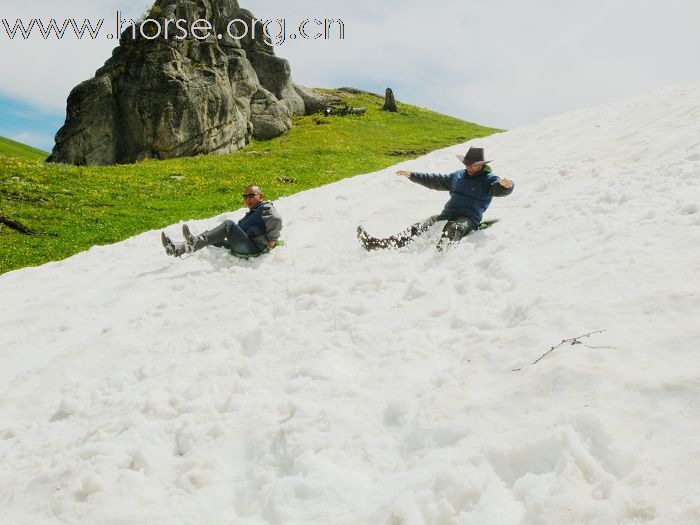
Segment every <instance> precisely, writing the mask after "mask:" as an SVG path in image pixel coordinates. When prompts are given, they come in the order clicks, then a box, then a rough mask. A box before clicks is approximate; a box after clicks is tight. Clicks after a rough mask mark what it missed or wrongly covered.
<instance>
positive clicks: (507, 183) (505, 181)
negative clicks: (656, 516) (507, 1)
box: [498, 179, 513, 190]
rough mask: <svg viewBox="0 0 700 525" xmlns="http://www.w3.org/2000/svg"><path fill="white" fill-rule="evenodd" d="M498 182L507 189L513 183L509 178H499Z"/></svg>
mask: <svg viewBox="0 0 700 525" xmlns="http://www.w3.org/2000/svg"><path fill="white" fill-rule="evenodd" d="M498 183H499V184H500V185H501V186H503V187H504V188H505V189H507V190H509V189H510V188H512V187H513V183H512V182H511V181H510V180H509V179H500V180H499V181H498Z"/></svg>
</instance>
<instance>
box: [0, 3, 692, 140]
mask: <svg viewBox="0 0 700 525" xmlns="http://www.w3.org/2000/svg"><path fill="white" fill-rule="evenodd" d="M150 5H151V2H149V1H144V0H107V1H103V2H89V1H87V0H68V1H65V2H60V3H58V2H52V1H49V0H37V1H33V2H32V3H31V5H23V4H19V3H17V2H14V1H12V2H10V1H9V0H0V19H7V20H8V22H9V23H10V24H14V21H15V20H16V19H17V18H22V19H23V20H25V21H28V20H30V19H32V18H42V19H49V18H51V17H55V18H57V19H59V20H62V19H65V18H70V17H73V18H77V19H79V20H82V19H83V18H92V19H95V20H97V19H99V18H104V19H105V28H109V29H111V28H112V27H114V25H115V22H114V20H115V18H116V15H115V13H116V11H117V10H120V11H121V12H122V13H123V15H124V16H125V17H138V16H139V15H141V14H142V13H144V12H145V11H146V10H147V8H148V7H150ZM241 6H242V7H244V8H247V9H249V10H250V11H252V12H253V14H254V15H255V16H256V17H258V18H260V19H278V18H285V19H286V20H287V27H288V30H289V31H291V30H292V29H294V28H295V27H297V26H298V23H299V22H300V21H302V20H304V19H327V18H328V19H340V20H342V21H343V23H344V26H345V39H344V40H339V39H332V40H324V39H318V40H313V39H309V40H304V39H296V40H291V39H287V40H286V41H285V42H284V43H282V44H281V45H278V46H276V53H277V54H278V55H280V56H282V57H284V58H287V59H288V60H289V61H290V64H291V67H292V78H293V80H294V81H295V82H297V83H299V84H302V85H306V86H309V87H340V86H352V87H357V88H362V89H367V90H370V91H375V92H378V93H383V92H384V90H385V89H386V88H387V87H391V88H392V89H393V90H394V93H395V95H396V97H397V99H398V100H400V101H402V102H407V103H411V104H415V105H418V106H422V107H427V108H430V109H433V110H435V111H439V112H441V113H445V114H448V115H452V116H455V117H458V118H461V119H464V120H468V121H473V122H478V123H480V124H483V125H487V126H492V127H498V128H502V129H512V128H515V127H519V126H522V125H525V124H529V123H532V122H535V121H538V120H540V119H542V118H544V117H549V116H552V115H556V114H559V113H561V112H564V111H568V110H573V109H578V108H582V107H588V106H592V105H596V104H600V103H604V102H611V101H614V100H618V99H622V98H625V97H628V96H633V95H637V94H641V93H645V92H647V91H651V90H655V89H657V88H662V87H666V86H670V85H675V84H679V83H682V82H686V81H692V80H696V79H700V31H698V30H697V20H698V19H700V3H698V2H697V1H696V0H645V1H643V2H639V1H632V0H615V1H609V0H592V1H586V2H583V1H573V0H569V1H566V2H562V1H561V0H531V1H528V2H522V1H519V0H490V1H489V2H486V1H477V0H459V1H452V0H449V1H442V2H439V3H435V5H429V4H426V3H424V2H420V3H419V2H417V1H415V0H406V1H402V2H376V1H369V0H358V1H355V2H352V3H349V2H341V1H339V0H329V1H326V2H323V3H322V4H320V3H318V2H313V1H310V0H298V1H287V2H283V1H281V0H273V1H262V0H244V1H243V2H241ZM106 34H107V31H106V30H105V31H104V32H103V35H105V36H106ZM113 47H114V40H108V39H107V38H101V39H99V40H96V41H90V40H83V41H78V40H77V39H76V38H74V37H72V38H71V37H65V38H64V39H63V40H60V41H56V40H55V39H54V40H49V41H43V40H42V39H40V38H32V39H30V40H21V39H18V38H16V39H15V40H10V39H9V38H8V36H7V35H6V33H5V30H4V29H3V28H2V27H0V69H1V70H2V71H9V72H11V74H6V75H2V77H1V78H0V118H1V119H2V120H1V121H0V135H3V136H8V137H10V138H15V139H16V140H20V141H22V142H26V143H29V144H30V145H33V146H35V147H40V148H42V149H45V150H49V149H50V148H51V147H52V144H53V136H54V134H55V133H56V131H57V130H58V128H59V127H60V126H61V124H62V122H63V120H64V118H65V104H66V99H67V97H68V94H69V93H70V90H71V89H72V88H73V87H74V86H76V85H77V84H79V83H80V82H82V81H83V80H87V79H88V78H90V77H91V76H93V75H94V72H95V70H96V69H98V68H99V67H100V66H101V65H102V64H103V63H104V62H105V60H106V59H107V58H108V57H109V56H110V54H111V50H112V48H113Z"/></svg>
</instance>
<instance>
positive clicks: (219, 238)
mask: <svg viewBox="0 0 700 525" xmlns="http://www.w3.org/2000/svg"><path fill="white" fill-rule="evenodd" d="M243 201H244V202H245V205H246V206H248V209H249V211H248V213H246V214H245V216H244V217H243V218H242V219H241V220H240V221H238V224H236V223H235V222H233V221H228V220H227V221H224V222H222V223H221V224H220V225H219V226H217V227H216V228H214V229H211V230H209V231H206V232H204V233H202V234H200V235H197V236H194V235H192V234H191V233H190V229H189V228H188V227H187V225H186V224H183V225H182V235H183V236H184V237H185V242H178V243H175V242H173V241H171V240H170V238H169V237H168V236H167V235H166V234H165V232H161V234H160V239H161V241H162V242H163V247H164V248H165V253H167V254H168V255H172V256H174V257H180V256H181V255H183V254H185V253H193V252H196V251H197V250H201V249H202V248H204V247H205V246H216V247H219V248H226V249H228V250H231V251H232V252H234V253H235V254H238V255H258V254H261V253H263V252H264V251H266V250H271V249H272V248H274V247H275V246H276V245H277V241H278V240H279V237H280V231H281V230H282V217H280V215H279V213H277V210H275V207H274V205H273V204H272V202H270V201H264V200H263V193H262V190H261V189H260V187H258V186H248V187H247V188H246V189H245V191H244V192H243Z"/></svg>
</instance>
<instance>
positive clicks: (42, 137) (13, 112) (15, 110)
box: [0, 95, 66, 152]
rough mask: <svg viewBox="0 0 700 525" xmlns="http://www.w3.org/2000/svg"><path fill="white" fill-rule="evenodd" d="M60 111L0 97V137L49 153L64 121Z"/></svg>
mask: <svg viewBox="0 0 700 525" xmlns="http://www.w3.org/2000/svg"><path fill="white" fill-rule="evenodd" d="M65 118H66V117H65V114H64V113H63V112H62V111H61V112H59V111H50V110H46V109H41V108H38V107H37V106H35V105H32V104H30V103H26V102H22V101H19V100H17V99H12V98H8V97H4V96H2V95H0V136H2V137H7V138H9V139H12V140H16V141H17V142H22V143H24V144H29V145H30V146H34V147H35V148H39V149H42V150H44V151H47V152H50V151H51V148H52V147H53V138H54V135H55V133H56V131H58V128H59V127H61V126H62V125H63V122H64V121H65Z"/></svg>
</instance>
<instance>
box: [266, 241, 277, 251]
mask: <svg viewBox="0 0 700 525" xmlns="http://www.w3.org/2000/svg"><path fill="white" fill-rule="evenodd" d="M275 246H277V243H276V242H275V241H267V249H268V250H272V248H274V247H275Z"/></svg>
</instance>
